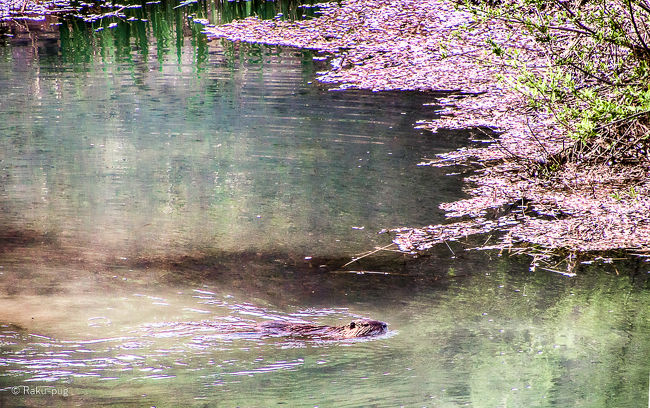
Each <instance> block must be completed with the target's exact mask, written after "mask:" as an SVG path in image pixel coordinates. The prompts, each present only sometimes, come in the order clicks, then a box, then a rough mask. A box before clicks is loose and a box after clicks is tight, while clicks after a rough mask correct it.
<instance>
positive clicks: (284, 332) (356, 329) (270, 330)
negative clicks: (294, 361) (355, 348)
mask: <svg viewBox="0 0 650 408" xmlns="http://www.w3.org/2000/svg"><path fill="white" fill-rule="evenodd" d="M258 327H259V329H260V330H261V331H262V332H263V333H267V334H276V335H281V336H315V337H327V338H335V339H352V338H355V337H368V336H378V335H380V334H384V333H386V331H388V325H387V324H386V323H384V322H380V321H377V320H367V319H359V320H353V321H352V322H350V323H348V324H346V325H344V326H319V325H315V324H311V323H291V322H276V321H274V322H265V323H260V324H258Z"/></svg>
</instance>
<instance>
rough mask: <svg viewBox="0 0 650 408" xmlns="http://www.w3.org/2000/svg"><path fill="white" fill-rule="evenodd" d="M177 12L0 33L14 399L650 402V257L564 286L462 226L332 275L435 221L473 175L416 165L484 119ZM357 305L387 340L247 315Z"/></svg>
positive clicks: (6, 324)
mask: <svg viewBox="0 0 650 408" xmlns="http://www.w3.org/2000/svg"><path fill="white" fill-rule="evenodd" d="M172 6H173V5H169V4H162V5H150V6H147V7H146V8H145V9H143V10H139V11H134V12H133V13H136V12H137V13H142V14H137V17H138V19H140V20H138V21H132V22H129V23H127V22H120V23H119V25H118V27H116V28H108V24H109V23H110V22H106V23H96V24H95V25H93V26H91V27H90V28H89V27H88V26H87V25H84V24H82V23H81V22H80V21H78V20H74V21H73V22H68V23H65V24H64V25H62V26H61V27H59V28H57V27H54V28H52V29H51V32H50V33H49V34H47V35H42V36H41V37H40V39H36V38H35V37H34V36H33V34H31V35H28V34H21V35H17V36H16V37H15V38H14V40H12V41H9V42H8V43H7V44H6V45H5V46H4V47H2V48H0V94H1V95H2V98H1V99H0V137H1V138H0V208H1V210H2V216H1V218H0V228H1V231H0V239H1V241H0V243H1V246H0V324H2V326H0V406H17V405H28V406H52V405H61V406H68V405H79V406H97V405H102V404H116V405H123V406H170V407H171V406H173V407H175V406H228V407H230V406H242V407H268V406H276V405H283V406H292V407H293V406H297V407H303V406H305V407H311V406H320V407H361V406H363V407H365V406H381V407H384V406H388V407H392V406H417V407H420V406H429V407H455V406H476V407H537V406H539V407H546V406H548V407H567V406H578V407H644V406H646V405H647V390H648V374H649V373H648V356H649V355H650V340H649V339H650V330H649V324H648V322H649V317H650V316H648V311H649V310H650V294H649V293H650V292H649V289H648V286H649V285H648V279H647V276H648V270H650V268H649V267H648V265H647V264H646V263H645V262H642V261H639V262H630V263H627V264H617V265H615V266H612V265H609V264H605V265H597V264H595V265H591V266H589V265H585V266H583V268H582V269H581V270H580V274H579V275H578V276H577V277H575V278H568V277H566V276H562V275H559V274H554V273H551V272H548V271H542V270H538V271H535V272H531V271H530V270H529V267H528V266H529V265H528V263H527V262H526V260H525V259H524V260H521V259H519V260H518V259H512V258H505V257H500V256H498V254H487V253H475V252H465V251H463V248H464V245H462V244H459V243H455V244H454V243H451V247H449V248H448V247H447V246H443V247H442V248H438V249H435V250H434V251H432V252H431V253H430V254H429V255H428V256H427V257H423V258H419V259H413V258H410V257H409V258H402V257H400V256H399V255H396V254H390V253H389V254H376V255H373V256H371V257H369V258H367V259H364V260H362V261H361V262H358V263H354V264H352V265H350V266H348V267H345V268H344V267H342V265H343V264H344V263H346V262H347V261H349V260H350V259H351V258H352V257H353V256H354V255H355V254H358V253H360V252H363V251H367V250H372V249H373V248H375V247H377V246H384V245H387V244H388V243H390V237H389V236H388V234H378V232H379V231H381V230H382V229H384V228H391V227H395V226H400V225H419V224H427V223H432V222H438V221H441V220H442V214H441V212H440V211H439V209H438V208H437V206H438V204H439V203H441V202H444V201H450V200H453V199H455V198H458V197H461V196H462V185H461V176H460V175H451V174H448V173H450V171H452V170H449V169H447V170H436V169H431V168H420V167H417V166H415V164H416V163H417V162H419V161H420V159H421V158H422V157H431V156H432V155H433V154H435V153H437V152H444V151H448V150H451V149H453V148H456V147H459V146H462V145H464V144H467V143H468V140H469V139H470V138H471V136H470V134H469V132H458V133H443V134H437V135H431V134H427V133H422V132H420V131H418V130H415V129H413V124H414V123H415V122H416V121H417V120H420V119H427V118H431V117H433V116H434V115H435V109H436V106H434V105H435V95H433V94H422V93H403V94H399V93H379V94H377V93H375V94H373V93H369V92H360V91H350V92H330V91H328V90H327V89H326V87H324V86H322V85H318V84H316V83H314V82H313V81H314V77H315V75H316V72H317V71H318V70H320V69H324V67H325V65H323V64H324V63H322V62H317V61H314V59H313V55H312V54H310V53H307V52H301V51H297V50H286V49H277V48H273V47H259V46H246V45H237V46H234V45H232V44H228V43H221V42H212V43H207V42H205V39H203V38H202V37H201V35H200V34H199V31H200V27H199V28H197V27H196V26H195V25H193V24H190V23H188V22H187V19H186V18H185V17H186V15H187V14H188V13H190V11H191V10H190V11H187V10H183V9H180V10H176V11H174V9H173V7H172ZM194 12H196V10H194ZM176 13H177V14H176ZM199 14H200V13H199ZM235 14H236V13H235ZM134 15H136V14H134ZM199 17H201V15H199ZM142 20H147V21H142ZM179 24H182V29H180V28H179V29H178V30H177V27H181V26H179ZM100 28H103V29H101V30H98V29H100ZM95 30H97V31H95ZM44 38H45V39H44ZM432 103H433V104H434V105H431V104H432ZM453 171H457V169H453ZM357 317H369V318H373V319H379V320H382V321H385V322H387V323H388V324H389V332H388V333H387V334H386V335H382V336H379V337H377V338H371V339H363V340H346V341H332V340H326V339H318V338H293V337H287V336H267V335H264V334H262V333H259V332H256V331H255V330H252V329H251V328H253V327H254V326H255V323H257V322H261V321H266V320H274V319H291V320H300V321H309V322H317V323H319V324H330V325H341V324H345V323H347V322H349V321H350V320H352V319H355V318H357Z"/></svg>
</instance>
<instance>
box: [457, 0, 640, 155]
mask: <svg viewBox="0 0 650 408" xmlns="http://www.w3.org/2000/svg"><path fill="white" fill-rule="evenodd" d="M464 7H465V8H466V9H468V10H470V11H472V12H474V13H475V15H476V16H477V17H479V18H480V19H483V20H484V21H488V20H501V21H505V22H506V23H507V24H508V25H509V26H511V27H512V29H513V30H522V29H523V30H525V32H527V33H528V34H530V35H531V36H532V37H533V38H535V40H536V43H537V45H538V47H539V49H540V55H539V56H538V57H539V58H536V60H535V62H536V64H535V65H537V66H536V67H535V68H534V72H531V71H530V68H528V65H529V64H528V61H526V60H524V59H523V58H522V54H521V53H519V52H515V50H516V49H517V44H514V45H515V46H513V47H510V48H508V47H504V44H499V43H498V42H497V41H490V43H489V45H490V47H491V49H492V50H493V52H494V54H496V55H497V56H499V57H502V58H503V59H504V61H505V62H506V63H507V64H508V65H510V66H511V67H513V68H515V69H516V70H517V71H518V72H519V73H520V74H519V76H518V78H517V79H516V80H515V81H511V85H512V86H513V87H514V88H515V89H517V90H518V91H520V92H522V93H524V94H525V95H526V96H527V97H528V100H529V103H530V106H531V107H532V108H534V109H537V110H544V111H547V112H550V113H552V114H553V115H554V116H555V118H556V119H557V120H558V122H559V123H560V124H562V125H563V126H564V127H565V128H566V131H567V133H568V134H569V135H570V136H571V137H572V138H574V139H575V140H576V141H578V142H579V143H576V146H580V149H579V150H580V152H578V153H577V154H576V155H577V156H580V157H579V159H580V160H587V161H610V162H611V161H621V162H635V163H636V162H640V161H645V160H647V151H648V147H647V146H646V145H645V143H646V140H647V136H648V129H649V127H648V125H650V66H649V65H650V32H649V30H650V4H648V3H646V2H645V1H639V0H637V1H632V0H615V1H603V0H600V1H589V0H578V1H576V0H503V1H496V2H493V1H487V2H486V1H483V2H481V1H473V2H466V3H465V4H464ZM524 56H525V55H524ZM528 57H530V56H529V55H528ZM539 61H546V66H545V67H542V69H540V67H539V66H538V65H539V64H538V63H539ZM585 146H586V147H585ZM574 153H576V152H575V151H574Z"/></svg>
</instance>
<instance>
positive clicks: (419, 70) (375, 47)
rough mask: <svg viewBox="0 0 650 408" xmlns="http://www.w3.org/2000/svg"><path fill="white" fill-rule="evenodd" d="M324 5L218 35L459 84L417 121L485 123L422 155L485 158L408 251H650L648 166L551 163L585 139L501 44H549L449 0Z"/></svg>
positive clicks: (339, 79) (405, 83)
mask: <svg viewBox="0 0 650 408" xmlns="http://www.w3.org/2000/svg"><path fill="white" fill-rule="evenodd" d="M322 7H323V8H322V15H321V17H319V18H317V19H314V20H308V21H297V22H284V21H279V20H272V21H261V20H258V19H255V18H249V19H246V20H243V21H238V22H234V23H232V24H228V25H223V26H217V27H208V28H207V29H206V33H207V34H208V36H210V37H213V38H225V39H228V40H231V41H246V42H254V43H264V44H272V45H284V46H293V47H300V48H308V49H313V50H317V51H320V52H322V53H324V54H325V55H326V56H328V57H330V58H331V66H330V69H329V70H328V71H327V72H323V73H322V74H321V75H320V76H319V77H318V80H319V81H322V82H326V83H335V84H338V88H337V89H348V88H362V89H372V90H374V91H383V90H435V91H441V90H444V91H448V95H449V96H448V97H447V98H444V99H441V100H437V101H432V103H437V104H441V105H442V106H443V109H442V111H441V114H442V115H443V116H442V117H441V118H440V119H432V120H425V121H422V122H419V123H418V124H417V127H419V128H425V129H429V130H431V131H433V132H436V131H438V130H439V129H445V128H473V129H475V133H476V134H477V135H478V136H480V137H481V138H483V139H486V141H487V142H488V143H486V145H485V146H484V147H478V148H471V149H464V150H460V151H456V152H450V153H449V154H447V155H443V156H440V157H435V158H433V157H429V158H426V159H425V160H423V162H422V163H420V165H431V166H450V165H458V164H468V163H473V164H474V165H478V166H479V168H480V169H479V170H478V171H476V172H475V173H474V175H472V176H471V177H469V178H467V180H466V181H467V192H468V193H469V195H470V198H468V199H466V200H461V201H458V202H453V203H447V204H443V205H442V208H443V209H444V210H446V211H447V213H448V216H449V218H450V221H452V222H451V223H450V224H444V225H432V226H428V227H423V228H411V227H406V228H400V229H397V230H395V231H394V232H395V233H396V236H395V239H394V242H395V243H396V244H397V245H398V246H399V248H400V249H401V250H402V251H406V252H412V251H419V250H424V249H427V248H429V247H431V245H434V244H436V243H440V242H443V241H445V240H455V239H460V238H462V237H465V236H467V235H472V234H476V233H490V232H500V233H501V232H502V233H504V234H503V235H502V238H500V239H499V240H498V241H496V242H495V241H488V242H486V243H485V244H484V245H483V247H484V248H513V247H517V246H530V245H531V244H532V245H533V246H534V247H535V248H541V249H551V250H555V249H566V250H569V251H572V252H573V251H576V252H583V251H605V250H613V249H634V250H636V251H645V250H647V249H648V248H650V220H649V219H648V216H647V214H649V213H650V203H647V202H646V201H645V200H643V199H642V197H644V196H647V194H648V192H649V191H650V184H649V183H648V181H647V180H648V177H647V176H648V168H646V167H643V166H623V165H618V166H615V165H611V166H608V165H598V166H596V165H590V166H587V165H577V164H570V163H562V164H561V167H560V168H559V170H558V171H554V172H552V173H548V174H546V173H545V172H544V170H545V168H546V167H547V165H548V164H549V161H551V160H552V159H553V157H555V154H556V153H558V152H560V151H562V150H563V149H565V148H567V147H568V146H570V145H572V144H573V141H572V140H570V139H569V138H568V137H566V136H564V132H563V130H562V129H560V127H559V126H558V125H557V124H556V122H555V121H554V118H553V117H552V116H550V115H548V114H542V113H539V112H534V111H532V110H530V109H528V107H527V103H526V100H525V98H524V97H523V96H522V95H521V94H519V93H517V92H515V91H513V90H512V87H510V86H509V85H508V82H512V81H513V80H514V78H515V76H516V75H517V73H516V72H512V71H511V70H510V69H509V68H508V67H507V65H506V64H504V63H503V61H502V60H501V58H500V57H499V56H498V55H497V54H499V52H498V50H499V49H500V48H501V49H517V50H519V52H521V53H522V54H523V55H525V56H526V58H525V60H526V61H527V65H528V69H529V70H530V71H532V72H535V71H537V70H543V69H544V66H545V62H544V61H545V60H544V58H545V55H544V54H543V52H542V50H541V49H540V48H539V47H537V46H536V43H535V41H534V40H533V39H532V38H529V37H527V36H525V35H523V34H521V33H522V32H523V30H520V31H518V30H515V29H513V28H512V27H508V26H507V25H506V24H505V23H501V22H497V21H490V23H489V24H479V23H476V22H475V21H474V19H473V17H472V16H471V15H470V14H469V13H466V12H464V11H462V10H458V9H456V8H454V6H453V5H452V4H451V3H449V2H446V1H442V0H427V1H414V0H397V1H391V2H378V1H365V0H350V1H346V2H344V3H343V4H342V5H341V6H338V5H336V4H326V5H323V6H322ZM468 28H469V29H468ZM493 51H497V53H495V52H493ZM422 153H423V155H426V152H422ZM457 220H461V222H453V221H457Z"/></svg>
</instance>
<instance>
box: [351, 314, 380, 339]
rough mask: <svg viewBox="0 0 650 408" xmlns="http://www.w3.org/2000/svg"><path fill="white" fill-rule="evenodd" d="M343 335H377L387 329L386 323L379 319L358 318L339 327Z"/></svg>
mask: <svg viewBox="0 0 650 408" xmlns="http://www.w3.org/2000/svg"><path fill="white" fill-rule="evenodd" d="M341 329H342V334H343V335H344V336H345V337H348V338H352V337H367V336H379V335H380V334H384V333H386V332H387V331H388V325H387V324H386V323H384V322H380V321H379V320H367V319H358V320H353V321H351V322H350V323H348V324H346V325H345V326H342V327H341Z"/></svg>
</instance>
